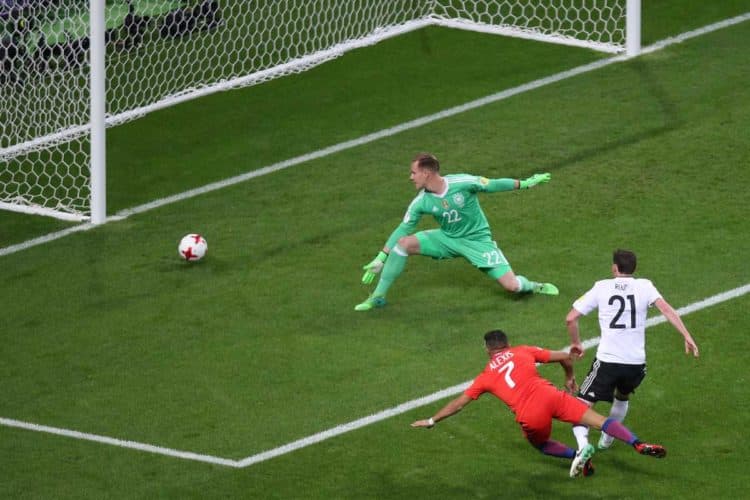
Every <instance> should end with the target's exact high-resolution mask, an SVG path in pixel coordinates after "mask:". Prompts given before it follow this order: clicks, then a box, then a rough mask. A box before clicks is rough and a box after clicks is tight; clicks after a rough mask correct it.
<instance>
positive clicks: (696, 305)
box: [0, 283, 750, 468]
mask: <svg viewBox="0 0 750 500" xmlns="http://www.w3.org/2000/svg"><path fill="white" fill-rule="evenodd" d="M748 292H750V283H749V284H746V285H743V286H740V287H737V288H734V289H732V290H728V291H726V292H722V293H719V294H716V295H712V296H711V297H708V298H706V299H703V300H700V301H698V302H693V303H692V304H688V305H687V306H684V307H681V308H679V309H677V312H678V313H679V314H680V315H681V316H685V315H687V314H690V313H693V312H695V311H700V310H701V309H706V308H708V307H711V306H714V305H716V304H720V303H722V302H726V301H728V300H732V299H735V298H737V297H741V296H742V295H745V294H747V293H748ZM666 321H667V319H666V318H665V317H664V316H655V317H652V318H649V319H648V320H647V321H646V326H649V327H650V326H655V325H658V324H661V323H664V322H666ZM598 343H599V337H595V338H592V339H587V340H585V341H584V342H583V345H584V347H585V348H587V349H588V348H590V347H593V346H595V345H597V344H598ZM471 382H472V381H471V380H467V381H466V382H463V383H461V384H456V385H454V386H452V387H448V388H446V389H442V390H440V391H437V392H434V393H432V394H429V395H427V396H423V397H421V398H417V399H413V400H411V401H407V402H406V403H402V404H400V405H398V406H395V407H393V408H389V409H387V410H383V411H380V412H378V413H374V414H372V415H369V416H366V417H363V418H360V419H357V420H354V421H352V422H349V423H346V424H342V425H337V426H336V427H332V428H331V429H328V430H325V431H322V432H318V433H317V434H313V435H311V436H307V437H305V438H302V439H298V440H296V441H292V442H290V443H287V444H285V445H282V446H278V447H276V448H273V449H270V450H267V451H264V452H261V453H257V454H255V455H251V456H249V457H246V458H242V459H240V460H233V459H230V458H222V457H216V456H212V455H204V454H200V453H194V452H190V451H182V450H174V449H171V448H165V447H163V446H155V445H152V444H146V443H139V442H136V441H129V440H123V439H116V438H112V437H108V436H101V435H98V434H89V433H86V432H79V431H74V430H70V429H61V428H58V427H50V426H47V425H39V424H33V423H29V422H22V421H19V420H13V419H10V418H0V425H3V426H6V427H14V428H18V429H25V430H29V431H35V432H44V433H48V434H55V435H58V436H64V437H69V438H74V439H81V440H85V441H94V442H97V443H102V444H107V445H111V446H117V447H120V448H129V449H132V450H137V451H142V452H147V453H154V454H158V455H165V456H169V457H174V458H181V459H184V460H193V461H197V462H204V463H209V464H213V465H222V466H226V467H234V468H243V467H249V466H251V465H255V464H258V463H261V462H265V461H266V460H270V459H272V458H274V457H278V456H281V455H286V454H287V453H291V452H293V451H296V450H299V449H301V448H305V447H307V446H310V445H313V444H316V443H320V442H321V441H325V440H327V439H330V438H333V437H336V436H340V435H341V434H345V433H347V432H350V431H353V430H356V429H360V428H362V427H366V426H368V425H372V424H375V423H377V422H380V421H382V420H385V419H388V418H391V417H395V416H397V415H401V414H403V413H406V412H408V411H411V410H415V409H417V408H421V407H422V406H427V405H428V404H431V403H434V402H436V401H439V400H441V399H445V398H448V397H451V396H455V395H456V394H459V393H461V392H462V391H464V390H465V389H466V387H468V386H469V384H471Z"/></svg>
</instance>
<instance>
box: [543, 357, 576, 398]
mask: <svg viewBox="0 0 750 500" xmlns="http://www.w3.org/2000/svg"><path fill="white" fill-rule="evenodd" d="M574 356H575V355H574V354H573V352H572V351H571V352H565V351H550V352H549V363H553V362H555V361H557V362H558V363H560V366H562V367H563V370H564V371H565V388H566V389H567V390H568V392H570V393H571V394H575V392H576V391H577V390H578V384H576V377H575V373H574V372H573V358H574Z"/></svg>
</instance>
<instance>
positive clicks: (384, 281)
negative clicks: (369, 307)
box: [372, 245, 408, 297]
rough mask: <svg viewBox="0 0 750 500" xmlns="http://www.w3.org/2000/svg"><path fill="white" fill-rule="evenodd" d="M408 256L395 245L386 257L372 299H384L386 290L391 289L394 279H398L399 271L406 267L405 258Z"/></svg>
mask: <svg viewBox="0 0 750 500" xmlns="http://www.w3.org/2000/svg"><path fill="white" fill-rule="evenodd" d="M407 256H408V254H407V253H406V251H405V250H404V249H403V248H401V247H400V246H398V245H396V246H395V247H393V251H392V252H391V253H390V254H389V255H388V260H386V261H385V266H383V271H382V272H381V273H380V281H378V286H377V287H375V291H374V292H373V294H372V295H373V296H374V297H385V294H386V293H387V292H388V289H389V288H390V287H391V285H392V284H393V282H394V281H395V280H396V278H398V277H399V275H400V274H401V271H403V270H404V266H406V257H407Z"/></svg>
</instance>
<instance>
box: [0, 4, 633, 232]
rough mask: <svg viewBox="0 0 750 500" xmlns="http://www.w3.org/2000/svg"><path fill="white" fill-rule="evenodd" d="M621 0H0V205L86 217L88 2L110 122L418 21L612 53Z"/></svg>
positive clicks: (298, 66)
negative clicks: (98, 30) (99, 13)
mask: <svg viewBox="0 0 750 500" xmlns="http://www.w3.org/2000/svg"><path fill="white" fill-rule="evenodd" d="M626 1H627V2H632V1H633V0H260V1H249V0H107V1H106V4H105V3H104V2H105V0H0V208H5V209H9V210H15V211H21V212H29V213H38V214H45V215H52V216H55V217H60V218H67V219H71V220H85V219H87V218H89V217H91V216H92V207H91V202H90V200H91V198H92V187H91V173H92V172H91V160H92V153H91V147H92V144H91V136H92V127H91V125H90V124H91V123H92V114H91V107H92V106H91V90H90V89H91V88H92V84H91V82H90V76H91V74H92V71H91V64H90V53H91V48H92V45H94V44H96V43H97V40H91V39H90V38H89V36H90V26H91V24H92V16H91V13H90V11H89V8H90V4H89V2H91V5H94V2H101V4H100V5H101V7H102V8H103V9H104V26H103V27H102V29H103V30H104V32H105V36H104V37H103V38H104V41H103V42H101V43H102V44H103V49H104V50H106V57H105V68H106V93H105V96H106V98H105V114H106V119H105V123H106V126H108V127H109V126H114V125H118V124H121V123H123V122H126V121H128V120H132V119H135V118H138V117H140V116H143V115H145V114H147V113H149V112H151V111H154V110H157V109H161V108H164V107H167V106H171V105H174V104H177V103H180V102H182V101H185V100H188V99H193V98H196V97H200V96H202V95H206V94H209V93H213V92H216V91H219V90H225V89H228V88H233V87H240V86H247V85H253V84H257V83H260V82H263V81H266V80H269V79H272V78H277V77H280V76H284V75H287V74H291V73H296V72H300V71H304V70H306V69H309V68H310V67H313V66H315V65H317V64H320V63H323V62H325V61H328V60H330V59H333V58H335V57H337V56H339V55H341V54H343V53H344V52H346V51H348V50H351V49H354V48H357V47H362V46H365V45H369V44H373V43H376V42H378V41H380V40H383V39H385V38H389V37H392V36H396V35H399V34H402V33H405V32H408V31H411V30H415V29H419V28H423V27H425V26H429V25H443V26H450V27H455V28H461V29H472V30H477V31H486V32H491V33H499V34H504V35H512V36H522V37H526V38H535V39H539V40H545V41H553V42H558V43H567V44H571V45H578V46H583V47H589V48H592V49H595V50H603V51H608V52H618V51H622V50H623V49H624V46H625V38H626V31H625V26H626V21H625V19H626V9H625V3H626ZM102 4H103V5H102ZM94 21H96V19H94ZM101 135H103V134H101ZM99 136H100V135H97V136H96V137H99ZM97 140H98V139H97ZM99 219H100V220H101V217H99Z"/></svg>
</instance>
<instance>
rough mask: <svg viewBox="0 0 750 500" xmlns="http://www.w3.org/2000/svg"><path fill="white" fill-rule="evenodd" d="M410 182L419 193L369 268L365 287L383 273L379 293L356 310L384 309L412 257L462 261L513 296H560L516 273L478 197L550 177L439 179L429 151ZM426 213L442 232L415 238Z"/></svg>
mask: <svg viewBox="0 0 750 500" xmlns="http://www.w3.org/2000/svg"><path fill="white" fill-rule="evenodd" d="M410 178H411V181H412V182H413V183H414V186H415V187H416V189H417V190H418V191H419V192H418V194H417V196H416V197H415V198H414V200H412V202H411V204H409V208H407V210H406V215H404V220H403V222H402V223H401V224H400V225H399V226H398V227H397V228H396V229H395V230H394V231H393V233H391V236H390V237H389V238H388V241H386V243H385V247H384V248H383V250H382V251H381V252H380V253H379V254H378V256H377V257H375V259H374V260H373V261H372V262H370V263H369V264H367V265H365V266H364V269H365V274H364V276H362V283H364V284H366V285H369V284H370V283H372V282H373V280H374V279H375V276H376V275H377V274H379V273H381V271H382V274H381V276H380V281H378V284H377V287H376V288H375V291H374V292H373V293H372V295H370V297H368V298H367V300H365V301H364V302H362V303H361V304H358V305H357V306H356V307H355V308H354V309H355V310H356V311H369V310H370V309H372V308H374V307H382V306H384V305H385V303H386V301H385V296H386V293H387V292H388V289H389V288H390V287H391V285H392V284H393V282H394V281H395V280H396V278H398V276H399V275H400V274H401V272H402V271H403V270H404V266H405V265H406V257H408V256H409V255H426V256H428V257H432V258H434V259H450V258H453V257H463V258H465V259H466V260H468V261H469V262H471V264H473V265H474V266H475V267H477V268H478V269H479V270H480V271H482V272H483V273H485V274H486V275H487V276H489V277H490V278H492V279H493V280H496V281H497V282H498V283H500V285H502V287H503V288H505V289H506V290H508V291H510V292H514V293H539V294H544V295H557V294H558V293H559V292H558V290H557V287H556V286H555V285H553V284H552V283H538V282H536V281H531V280H529V279H527V278H525V277H523V276H520V275H516V274H515V273H514V272H513V270H512V269H511V267H510V264H509V263H508V261H507V259H506V258H505V256H504V255H503V252H502V251H501V250H500V249H499V248H498V247H497V243H495V241H493V239H492V233H491V231H490V226H489V224H488V223H487V217H485V215H484V212H483V211H482V208H481V207H480V206H479V200H478V199H477V193H480V192H487V193H495V192H498V191H512V190H514V189H528V188H531V187H534V186H536V185H537V184H540V183H545V182H549V180H550V174H535V175H533V176H531V177H529V178H528V179H526V180H516V179H486V178H484V177H477V176H473V175H468V174H455V175H445V176H441V175H440V163H439V162H438V160H437V158H435V157H434V156H433V155H431V154H428V153H422V154H419V155H417V156H416V157H415V158H414V160H412V162H411V175H410ZM423 214H430V215H432V216H433V217H435V219H436V220H437V222H438V224H440V228H439V229H430V230H427V231H419V232H417V233H416V234H412V233H413V232H414V229H415V227H416V225H417V223H418V222H419V219H420V218H421V217H422V215H423Z"/></svg>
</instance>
